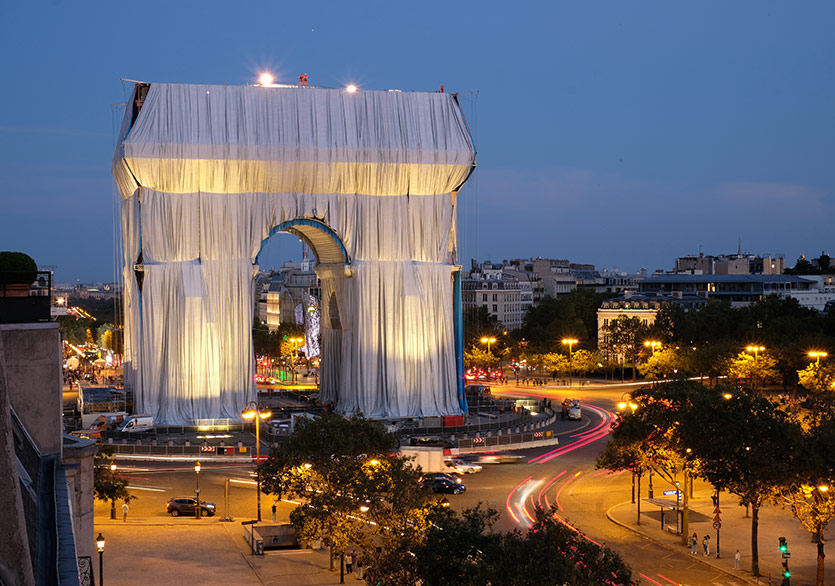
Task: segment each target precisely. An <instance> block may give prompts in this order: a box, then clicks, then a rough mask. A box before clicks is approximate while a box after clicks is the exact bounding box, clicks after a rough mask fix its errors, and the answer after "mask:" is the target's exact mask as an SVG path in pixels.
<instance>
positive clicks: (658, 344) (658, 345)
mask: <svg viewBox="0 0 835 586" xmlns="http://www.w3.org/2000/svg"><path fill="white" fill-rule="evenodd" d="M661 345H662V344H661V342H659V341H658V340H647V341H646V342H644V346H646V347H647V348H652V353H653V354H655V351H656V350H657V349H658V348H661Z"/></svg>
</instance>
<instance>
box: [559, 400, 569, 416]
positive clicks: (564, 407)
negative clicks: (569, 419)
mask: <svg viewBox="0 0 835 586" xmlns="http://www.w3.org/2000/svg"><path fill="white" fill-rule="evenodd" d="M567 415H568V403H566V402H565V401H563V402H562V416H561V418H560V420H561V421H565V417H566V416H567Z"/></svg>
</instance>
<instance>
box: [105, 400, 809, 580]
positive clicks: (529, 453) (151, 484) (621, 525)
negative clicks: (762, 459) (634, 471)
mask: <svg viewBox="0 0 835 586" xmlns="http://www.w3.org/2000/svg"><path fill="white" fill-rule="evenodd" d="M630 388H632V387H631V386H629V385H605V386H602V387H596V386H594V385H588V386H584V387H582V388H581V387H576V388H573V389H565V388H559V389H549V388H547V387H539V388H536V389H534V388H525V387H515V386H510V385H508V386H503V387H498V388H497V387H493V389H494V394H499V395H502V396H518V397H523V396H526V397H546V398H550V399H553V400H554V401H555V402H560V401H562V399H563V398H565V397H570V398H577V399H580V401H581V403H582V413H583V417H582V420H581V421H560V420H559V418H558V420H557V422H556V424H555V427H554V431H555V433H556V434H557V435H558V437H559V439H560V442H559V445H554V446H549V447H546V448H536V449H526V450H519V451H517V452H515V453H516V454H518V455H521V456H523V457H522V458H521V459H520V460H519V463H517V464H487V465H485V466H484V470H483V471H482V472H479V473H477V474H467V475H464V476H463V477H462V478H463V481H464V483H465V484H466V485H467V488H468V490H467V491H466V492H465V493H464V494H462V495H449V496H448V499H449V500H450V502H451V503H452V506H453V507H454V508H455V509H456V510H459V511H460V510H463V509H464V508H467V507H473V506H475V505H477V504H478V503H479V502H482V503H484V504H485V505H487V506H490V507H493V508H495V509H497V510H498V511H499V512H500V513H501V518H500V520H499V522H498V523H497V526H496V527H495V529H497V530H501V531H509V530H513V529H522V530H524V529H525V528H527V527H529V526H530V523H531V520H532V517H533V510H534V507H535V506H537V505H539V506H542V507H545V508H548V507H550V506H551V505H556V506H557V507H558V515H559V517H560V518H561V519H562V520H563V521H565V522H566V523H568V524H570V525H571V526H573V527H575V528H576V529H577V530H578V531H580V532H582V533H583V534H584V535H586V536H587V537H588V538H589V539H591V540H593V541H594V542H597V543H600V544H605V545H607V546H608V547H610V548H612V549H613V550H615V551H616V552H617V553H618V554H620V555H621V556H622V557H623V558H624V559H625V560H626V561H627V563H629V564H630V566H631V567H632V570H633V579H635V580H636V581H640V582H641V583H642V584H655V585H664V586H669V585H670V584H679V585H687V586H733V585H740V584H745V583H753V582H749V580H753V578H752V577H751V575H750V572H743V571H737V570H733V568H732V563H733V562H732V560H733V553H734V551H735V549H737V548H739V549H740V550H742V551H744V552H746V554H745V556H744V558H743V564H742V569H743V570H745V569H746V568H749V567H750V556H748V555H747V552H748V551H749V550H750V533H749V532H750V520H749V519H745V518H744V517H745V509H744V508H743V507H739V506H738V505H737V499H736V498H735V497H733V496H731V495H723V497H722V498H723V507H722V509H723V518H725V519H728V520H733V521H734V523H733V524H730V523H728V524H726V525H727V526H728V529H726V530H723V531H724V532H725V534H726V537H724V538H723V539H724V540H725V541H724V542H723V544H722V548H723V549H722V552H723V558H722V559H721V560H713V558H712V557H711V558H710V561H711V562H714V563H716V564H717V565H716V566H713V565H707V564H705V563H703V562H704V561H705V559H706V558H704V557H703V556H702V554H701V553H700V554H699V555H698V556H694V555H692V554H690V553H689V552H690V550H689V548H686V547H684V546H683V545H680V538H679V537H678V536H676V535H674V534H672V533H669V532H665V531H664V529H663V528H662V527H661V520H660V510H659V509H658V508H657V507H653V506H651V505H650V504H648V503H642V505H643V506H642V516H641V522H642V524H641V526H640V527H638V526H637V525H636V514H635V505H632V504H631V491H632V479H631V476H630V474H629V473H627V472H620V473H611V472H609V471H605V470H596V469H595V467H594V460H595V457H596V455H597V453H598V452H599V451H600V449H601V448H602V446H603V442H605V441H606V437H607V436H608V429H609V426H610V424H611V422H612V421H613V419H614V417H615V414H614V411H615V409H616V407H615V405H616V403H617V402H618V401H619V400H621V397H622V396H623V394H624V392H627V391H628V390H629V389H630ZM118 470H119V474H121V475H124V476H126V477H128V478H129V480H130V490H131V491H132V493H133V494H134V495H136V496H137V497H138V499H137V500H135V501H133V502H132V503H131V505H130V512H129V515H128V522H127V523H126V524H123V523H122V522H121V503H117V515H118V517H119V521H117V522H112V521H108V524H109V527H108V529H109V530H110V531H111V533H112V532H114V531H115V532H117V533H116V534H117V535H121V536H122V537H121V538H122V539H124V532H125V531H126V530H128V527H127V526H129V525H132V524H134V523H141V524H142V525H143V526H144V525H148V524H151V525H154V526H156V529H155V531H154V536H155V540H156V542H158V543H159V544H162V545H160V547H164V548H165V549H166V553H165V554H164V556H163V557H166V558H171V557H173V554H172V552H171V548H172V547H173V548H174V550H175V551H179V553H178V554H177V555H182V556H187V555H188V552H189V551H194V550H189V548H185V549H183V550H182V551H180V550H179V549H178V548H179V545H178V544H180V542H181V540H182V539H184V538H185V537H184V535H185V534H183V531H185V532H186V534H187V535H188V537H187V539H188V540H189V541H193V540H194V539H200V540H201V542H202V539H204V538H205V539H207V540H211V539H216V540H217V539H221V540H225V542H227V546H226V550H225V551H227V553H226V554H224V555H227V554H228V543H234V544H235V549H237V550H239V551H238V553H239V554H245V553H246V552H245V547H244V546H245V544H244V542H243V539H242V537H241V534H242V531H241V526H240V522H241V521H244V520H251V519H255V518H256V489H255V482H254V480H253V479H252V477H251V473H252V471H253V466H252V465H250V464H237V465H230V464H229V463H218V464H214V463H213V462H210V461H208V460H206V461H203V462H201V470H200V474H199V476H200V478H199V482H200V496H201V499H203V500H207V501H211V502H214V503H215V504H216V505H217V515H216V516H215V517H213V518H204V519H195V518H194V517H191V516H185V517H178V518H172V517H170V516H169V515H167V514H166V513H165V503H166V501H167V500H168V499H169V498H172V497H175V496H194V494H195V489H196V487H197V474H196V473H195V470H194V466H193V464H191V463H171V462H156V463H148V462H128V461H124V460H123V461H119V462H118ZM227 479H228V480H229V504H228V511H227V508H226V507H227V505H226V498H225V486H226V483H227ZM644 482H645V483H646V479H644ZM670 488H672V487H671V486H669V485H665V484H664V483H663V482H662V481H661V479H659V477H657V476H656V477H655V491H656V494H657V495H658V494H660V493H661V492H662V491H664V490H667V489H670ZM712 492H713V489H712V487H710V486H708V485H705V484H704V483H702V482H699V481H697V482H696V483H695V486H694V498H693V500H692V501H691V514H690V528H691V531H697V532H698V534H699V536H700V537H701V535H703V534H704V533H705V532H710V531H712V530H711V528H710V524H711V518H710V516H709V513H710V510H709V508H710V502H711V501H710V494H712ZM642 493H643V496H646V485H645V484H644V486H642ZM271 507H272V499H271V498H270V497H269V496H268V495H262V518H263V520H264V521H265V522H268V521H271V517H272V514H271ZM294 507H295V504H294V503H292V502H278V503H277V520H278V522H288V519H289V513H290V511H292V509H293V508H294ZM109 509H110V508H109V505H108V504H104V503H101V502H98V501H97V502H96V518H97V520H99V519H109V515H110V510H109ZM226 515H229V516H231V517H232V518H233V519H234V522H230V523H223V522H222V521H221V519H222V518H223V517H225V516H226ZM671 523H672V524H673V525H674V524H675V521H674V517H672V516H671V518H668V520H667V522H666V524H667V525H670V524H671ZM204 526H205V527H204ZM219 526H220V527H223V530H220V529H219ZM200 527H204V528H203V529H200ZM633 528H634V529H635V530H640V531H642V532H645V533H647V534H648V535H649V534H652V539H648V538H647V537H646V536H644V535H642V534H639V533H637V532H636V531H635V530H633ZM732 528H735V529H734V531H733V532H731V529H732ZM97 529H98V527H97ZM143 531H144V529H143ZM218 531H220V533H218ZM777 531H781V535H782V534H787V535H789V536H790V541H791V543H793V544H794V545H795V548H796V551H797V552H798V553H800V551H801V548H804V549H803V550H802V552H803V555H806V554H807V553H808V552H807V551H806V550H809V552H812V553H813V549H814V546H813V545H812V544H809V543H808V537H805V538H804V535H805V533H804V532H803V530H802V528H801V527H800V525H799V523H797V521H795V520H794V519H792V518H791V516H790V514H788V513H786V512H785V511H779V510H763V511H762V517H761V523H760V540H759V542H760V560H761V561H760V566H761V570H762V571H763V575H764V577H763V578H761V583H763V584H767V583H769V581H768V578H767V576H768V574H769V573H770V575H771V576H772V582H771V583H774V584H777V583H779V580H778V579H777V578H774V576H776V575H777V572H778V571H779V557H778V556H777V555H775V551H776V547H770V546H771V545H774V544H772V543H771V541H772V540H774V541H775V544H776V532H777ZM651 532H654V533H651ZM772 534H774V536H773V535H772ZM136 535H137V536H141V535H143V533H141V532H139V533H137V534H136ZM198 536H199V537H198ZM230 540H231V541H230ZM144 547H145V546H143V548H144ZM772 550H775V551H772ZM141 551H143V549H142V548H136V549H133V547H132V552H133V554H134V555H135V556H139V555H152V554H151V553H150V551H149V552H148V553H147V554H140V552H141ZM308 551H309V550H308ZM199 555H201V556H202V555H203V554H199ZM236 555H237V554H236ZM157 556H159V554H157ZM221 557H222V556H221ZM247 557H248V556H245V555H244V558H247ZM297 557H298V556H297ZM797 557H799V556H797V554H796V558H797ZM807 557H809V563H808V564H803V565H800V563H798V564H797V565H796V566H795V568H796V569H795V570H794V573H793V574H794V575H793V584H795V586H800V585H802V584H807V583H809V584H810V583H812V582H813V577H814V565H813V563H812V561H813V555H812V556H811V557H810V556H807ZM210 558H211V556H210ZM174 559H182V558H176V557H175V558H174ZM211 559H218V560H220V557H218V558H211ZM235 559H237V558H235ZM299 559H301V558H299ZM303 559H304V560H305V561H304V564H305V565H304V567H303V568H301V572H300V574H299V577H298V581H296V582H294V583H299V584H308V583H309V584H313V583H316V584H318V583H329V582H327V581H325V582H322V581H321V580H323V579H324V580H327V579H329V578H328V576H329V574H328V573H327V572H326V569H325V570H322V568H321V565H322V564H324V565H325V566H326V565H327V561H326V556H325V557H323V554H322V553H321V552H314V554H313V555H312V556H307V557H304V558H303ZM312 560H318V561H316V563H313V561H312ZM323 560H324V561H323ZM797 561H798V562H799V561H800V560H797ZM246 563H247V565H248V566H249V567H250V568H252V570H253V571H256V573H258V575H259V576H260V578H259V580H261V581H260V583H271V582H270V580H269V579H267V578H265V576H267V575H268V574H269V572H270V570H269V568H270V567H273V568H275V567H276V564H282V568H283V569H282V570H281V572H276V573H282V574H284V575H287V574H288V572H290V573H292V572H293V571H294V570H293V569H292V568H295V567H296V566H294V565H293V564H294V563H295V562H294V561H293V560H291V559H289V558H287V556H284V557H282V558H281V560H280V562H279V561H278V557H276V556H272V557H270V556H266V557H265V558H263V559H260V560H252V559H248V561H247V562H246ZM253 563H255V564H256V565H253ZM317 563H318V564H319V565H320V567H319V570H322V571H324V572H325V574H324V575H323V574H321V573H320V572H318V571H317V570H316V569H315V568H316V564H317ZM270 564H272V566H271V565H270ZM722 564H724V565H722ZM746 564H747V565H746ZM256 566H257V568H256ZM296 569H299V568H296ZM722 570H725V571H722ZM146 571H148V572H151V573H153V572H154V571H156V570H155V567H154V565H153V564H151V565H149V566H148V567H147V568H146ZM323 576H324V577H323ZM337 581H338V576H336V577H335V579H334V582H333V583H335V582H337ZM109 583H111V584H112V583H114V582H112V581H111V582H109ZM115 583H122V584H132V583H135V582H134V581H123V582H118V581H117V582H115ZM246 583H249V582H248V581H247V582H246ZM253 583H258V582H253ZM276 583H279V582H276ZM283 583H285V584H286V583H289V582H283Z"/></svg>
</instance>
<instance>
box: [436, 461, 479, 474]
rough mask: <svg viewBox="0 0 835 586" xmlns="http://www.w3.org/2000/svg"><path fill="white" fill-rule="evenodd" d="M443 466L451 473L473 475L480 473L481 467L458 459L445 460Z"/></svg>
mask: <svg viewBox="0 0 835 586" xmlns="http://www.w3.org/2000/svg"><path fill="white" fill-rule="evenodd" d="M444 465H445V466H446V467H447V468H448V469H449V470H451V471H452V472H456V473H458V474H475V473H476V472H481V465H479V464H476V463H474V462H467V461H465V460H461V459H459V458H453V459H451V460H446V461H445V462H444Z"/></svg>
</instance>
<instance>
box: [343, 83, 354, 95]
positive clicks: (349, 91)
mask: <svg viewBox="0 0 835 586" xmlns="http://www.w3.org/2000/svg"><path fill="white" fill-rule="evenodd" d="M345 91H346V92H348V93H349V94H355V93H356V92H357V86H355V85H354V84H350V85H349V86H348V87H346V88H345Z"/></svg>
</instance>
